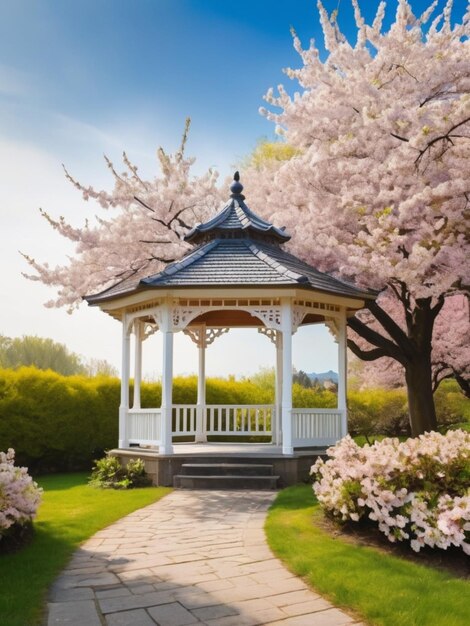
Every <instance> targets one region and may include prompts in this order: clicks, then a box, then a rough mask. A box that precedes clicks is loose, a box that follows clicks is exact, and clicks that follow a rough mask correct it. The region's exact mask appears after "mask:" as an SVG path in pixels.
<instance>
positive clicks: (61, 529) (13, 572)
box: [0, 474, 170, 626]
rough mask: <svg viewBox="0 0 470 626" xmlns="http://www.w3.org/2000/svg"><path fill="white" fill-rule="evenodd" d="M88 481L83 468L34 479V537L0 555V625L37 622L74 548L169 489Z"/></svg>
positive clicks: (32, 625)
mask: <svg viewBox="0 0 470 626" xmlns="http://www.w3.org/2000/svg"><path fill="white" fill-rule="evenodd" d="M86 481H87V475H86V474H58V475H53V476H47V477H44V478H42V479H39V480H38V483H39V484H40V485H41V487H43V488H44V496H43V502H42V504H41V506H40V508H39V514H38V517H37V519H36V521H35V523H34V527H35V532H34V536H33V539H32V541H31V543H30V544H28V545H27V546H25V547H24V548H22V549H21V550H20V551H18V552H16V553H13V554H5V555H2V556H0V590H1V592H0V623H1V624H2V626H34V625H36V624H39V623H40V622H41V619H42V617H43V610H44V603H45V597H46V593H47V589H48V587H49V586H50V585H51V583H52V582H53V580H54V579H55V577H56V576H57V575H58V574H59V572H60V571H61V570H62V569H63V568H64V567H65V565H66V564H67V562H68V560H69V558H70V556H71V554H72V553H73V551H74V550H75V549H76V548H77V547H78V546H79V545H80V544H81V543H82V542H83V541H85V540H86V539H88V537H90V536H91V535H93V534H94V533H95V532H97V531H98V530H100V529H101V528H104V527H105V526H108V525H109V524H111V523H112V522H114V521H116V520H118V519H120V518H121V517H123V516H124V515H127V514H128V513H131V512H132V511H135V510H136V509H140V508H141V507H143V506H146V505H148V504H151V503H152V502H156V501H157V500H159V499H160V498H161V497H162V496H164V495H165V494H166V493H168V491H170V490H169V489H165V488H161V487H160V488H157V487H147V488H145V489H130V490H128V491H114V490H111V489H109V490H98V489H94V488H93V487H90V486H89V485H87V484H86Z"/></svg>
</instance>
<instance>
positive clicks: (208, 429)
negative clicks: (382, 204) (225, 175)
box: [86, 172, 376, 456]
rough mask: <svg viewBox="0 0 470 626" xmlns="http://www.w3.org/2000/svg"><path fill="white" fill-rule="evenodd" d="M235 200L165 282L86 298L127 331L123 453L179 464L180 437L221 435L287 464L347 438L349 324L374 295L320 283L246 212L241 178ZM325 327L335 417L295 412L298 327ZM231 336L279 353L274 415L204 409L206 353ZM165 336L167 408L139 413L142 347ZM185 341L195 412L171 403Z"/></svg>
mask: <svg viewBox="0 0 470 626" xmlns="http://www.w3.org/2000/svg"><path fill="white" fill-rule="evenodd" d="M230 191H231V196H230V200H229V202H228V203H227V204H226V205H225V206H224V207H223V209H222V210H221V211H220V212H219V213H218V214H217V215H216V216H215V217H214V218H212V219H211V220H210V221H208V222H206V223H204V224H199V225H197V226H195V227H194V228H193V229H192V230H191V231H190V232H189V233H188V235H187V236H186V241H188V242H190V243H191V244H193V245H194V250H192V251H191V252H190V253H189V254H187V255H186V256H184V257H183V258H181V259H180V260H179V261H177V262H175V263H172V264H170V265H168V266H167V267H166V268H165V269H164V270H163V271H162V272H160V273H158V274H155V275H153V276H149V277H147V278H144V279H141V280H135V279H132V278H131V279H128V280H125V281H123V282H120V283H119V284H118V285H115V286H114V287H111V288H109V289H107V290H106V291H103V292H102V293H99V294H97V295H93V296H89V297H87V298H86V299H87V301H88V303H89V304H90V305H94V306H99V307H100V308H101V309H102V310H103V311H105V312H106V313H108V314H110V315H112V316H113V317H114V318H115V319H117V320H119V321H120V322H121V323H122V376H121V405H120V409H119V448H120V449H126V448H129V447H130V446H141V447H142V448H144V447H145V448H150V449H154V450H155V451H158V453H159V454H161V455H165V456H167V455H172V454H173V438H174V437H175V438H177V437H182V436H185V437H193V438H194V442H195V443H201V444H204V443H206V442H207V441H208V437H209V438H210V437H211V436H214V435H216V436H218V437H219V438H220V437H221V436H224V435H226V436H230V437H243V438H246V437H247V436H265V437H269V438H270V441H271V445H272V446H276V447H278V448H280V450H282V454H283V455H292V454H293V452H294V449H299V448H308V447H322V446H325V445H330V444H332V443H334V442H336V441H337V440H338V439H340V438H341V437H343V436H344V435H345V434H346V432H347V412H346V319H347V317H348V316H349V315H353V314H354V313H355V312H356V311H357V310H358V309H361V308H362V307H364V305H365V302H366V301H367V300H371V299H374V298H375V297H376V294H375V293H373V292H371V291H367V290H362V289H359V288H357V287H356V286H354V285H353V284H351V283H347V282H344V281H342V280H339V279H337V278H334V277H332V276H329V275H327V274H324V273H321V272H319V271H318V270H316V269H315V268H314V267H311V266H310V265H308V264H306V263H304V262H303V261H301V260H300V259H298V258H296V257H295V256H293V255H292V254H290V253H288V252H287V251H285V250H284V249H283V247H282V245H283V244H284V243H285V242H287V241H288V240H289V239H290V237H289V235H287V234H286V232H284V229H279V228H276V227H275V226H274V225H272V224H270V223H268V222H266V221H264V220H263V219H261V218H260V217H259V216H257V215H255V214H254V213H253V212H252V211H251V210H250V209H249V208H248V207H247V205H246V204H245V202H244V200H245V197H244V196H243V195H242V191H243V186H242V185H241V183H240V182H239V176H238V172H237V173H236V174H235V177H234V182H233V183H232V185H231V187H230ZM318 323H323V324H327V325H328V326H329V328H330V329H331V330H332V332H333V333H334V335H335V336H336V340H337V344H338V404H337V408H335V409H321V408H315V407H312V408H308V409H298V408H293V406H292V335H293V334H294V333H295V332H296V331H297V329H298V328H299V326H303V325H306V324H318ZM231 328H253V329H257V330H258V332H260V333H263V334H264V335H266V338H267V339H268V340H270V341H272V342H273V344H274V345H275V346H276V390H275V402H274V405H250V406H238V405H236V406H235V405H228V404H227V405H208V404H207V403H206V393H205V387H206V385H205V354H206V349H207V348H208V346H210V344H211V343H212V342H213V341H214V340H216V339H217V338H218V337H219V336H220V335H221V334H223V333H226V332H228V331H229V330H230V329H231ZM157 331H158V332H160V333H161V334H162V338H163V354H162V400H161V406H160V407H155V408H141V400H140V386H141V373H142V344H143V342H144V340H145V339H146V338H147V337H148V336H149V335H151V334H153V333H154V332H157ZM177 332H183V333H185V334H186V335H187V336H188V337H189V339H190V340H192V341H193V342H194V343H195V344H196V345H197V347H198V351H199V378H198V390H197V403H196V404H195V405H175V404H173V400H172V379H173V337H174V334H175V333H177ZM132 334H133V335H134V337H135V342H134V346H135V359H134V362H135V371H134V396H133V406H132V407H131V406H130V405H129V379H130V348H131V335H132ZM206 447H207V446H206ZM133 449H135V448H133Z"/></svg>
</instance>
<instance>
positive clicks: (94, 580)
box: [75, 572, 119, 587]
mask: <svg viewBox="0 0 470 626" xmlns="http://www.w3.org/2000/svg"><path fill="white" fill-rule="evenodd" d="M118 582H119V578H118V577H117V576H115V575H114V574H111V572H102V573H101V574H95V575H94V576H90V577H87V578H84V577H82V580H78V581H77V582H76V583H75V586H76V587H100V586H102V585H114V584H115V583H118Z"/></svg>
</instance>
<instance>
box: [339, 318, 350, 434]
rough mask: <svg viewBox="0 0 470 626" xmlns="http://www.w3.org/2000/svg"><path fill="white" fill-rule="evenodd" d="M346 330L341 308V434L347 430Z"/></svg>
mask: <svg viewBox="0 0 470 626" xmlns="http://www.w3.org/2000/svg"><path fill="white" fill-rule="evenodd" d="M347 371H348V370H347V330H346V310H345V309H344V308H341V317H340V318H339V320H338V409H339V410H340V411H341V412H342V414H341V415H342V419H341V436H342V437H345V436H346V435H347V432H348V414H347V404H346V398H347Z"/></svg>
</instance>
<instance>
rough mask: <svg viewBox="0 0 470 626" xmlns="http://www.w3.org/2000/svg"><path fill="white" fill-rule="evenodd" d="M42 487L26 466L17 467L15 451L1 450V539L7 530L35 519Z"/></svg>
mask: <svg viewBox="0 0 470 626" xmlns="http://www.w3.org/2000/svg"><path fill="white" fill-rule="evenodd" d="M41 494H42V489H41V488H40V487H38V486H37V484H36V483H35V482H34V481H33V479H32V478H31V476H30V475H29V474H28V470H27V468H26V467H15V451H14V450H13V449H12V448H10V449H9V450H8V452H7V453H6V454H5V453H4V452H0V540H1V539H2V537H3V536H4V535H6V534H7V531H8V530H9V529H10V528H12V527H14V526H15V525H16V526H23V525H24V524H27V523H29V522H31V521H32V520H33V518H34V517H35V516H36V511H37V508H38V506H39V503H40V501H41Z"/></svg>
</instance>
